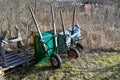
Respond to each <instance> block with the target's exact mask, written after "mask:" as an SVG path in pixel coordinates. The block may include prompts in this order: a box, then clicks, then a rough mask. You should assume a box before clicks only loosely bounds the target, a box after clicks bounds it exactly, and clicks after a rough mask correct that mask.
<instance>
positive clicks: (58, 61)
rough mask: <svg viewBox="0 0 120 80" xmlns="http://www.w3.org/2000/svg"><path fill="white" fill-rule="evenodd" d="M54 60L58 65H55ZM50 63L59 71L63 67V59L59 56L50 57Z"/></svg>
mask: <svg viewBox="0 0 120 80" xmlns="http://www.w3.org/2000/svg"><path fill="white" fill-rule="evenodd" d="M54 60H56V62H57V64H54ZM50 62H51V65H52V67H53V68H54V69H58V68H60V67H61V63H62V59H61V58H60V56H59V55H58V54H52V55H51V57H50ZM56 62H55V63H56Z"/></svg>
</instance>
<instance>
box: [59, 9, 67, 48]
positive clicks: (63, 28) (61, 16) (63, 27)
mask: <svg viewBox="0 0 120 80" xmlns="http://www.w3.org/2000/svg"><path fill="white" fill-rule="evenodd" d="M60 18H61V22H62V30H63V34H64V42H65V48H67V43H66V34H65V26H64V21H63V15H62V10H61V11H60Z"/></svg>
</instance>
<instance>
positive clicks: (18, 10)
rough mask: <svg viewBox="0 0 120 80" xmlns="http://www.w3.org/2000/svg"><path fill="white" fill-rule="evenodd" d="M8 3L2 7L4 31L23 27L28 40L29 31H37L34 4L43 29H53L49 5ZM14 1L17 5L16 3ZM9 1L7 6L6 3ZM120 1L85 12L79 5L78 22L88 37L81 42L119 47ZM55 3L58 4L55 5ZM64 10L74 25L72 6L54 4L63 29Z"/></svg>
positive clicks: (67, 24)
mask: <svg viewBox="0 0 120 80" xmlns="http://www.w3.org/2000/svg"><path fill="white" fill-rule="evenodd" d="M1 1H2V2H3V4H5V5H6V6H3V7H1V9H2V10H1V14H0V25H1V26H0V28H1V30H6V29H8V30H10V31H11V32H10V36H15V35H14V33H15V30H14V27H15V26H16V25H17V26H18V27H19V28H20V31H21V34H22V35H23V38H25V39H27V35H28V34H29V33H30V30H36V29H35V27H34V23H33V20H32V18H31V15H30V12H29V10H28V6H32V8H33V9H34V11H35V15H36V17H37V21H38V24H39V25H40V28H41V31H47V30H50V29H52V20H51V12H50V4H45V3H41V1H38V0H36V3H35V1H29V0H28V1H27V0H20V1H18V2H16V1H11V2H9V1H7V0H6V1H3V0H1ZM13 3H15V4H13ZM7 4H8V5H7ZM119 5H120V4H119V2H118V3H114V4H112V6H111V5H109V4H104V5H101V4H100V5H98V6H94V7H93V9H92V12H90V13H85V12H84V10H83V7H81V6H77V8H76V21H75V22H76V23H78V24H79V25H80V27H81V28H82V29H84V30H85V31H86V32H87V36H86V38H85V39H84V40H83V41H82V44H83V45H84V46H85V47H86V48H91V49H94V48H97V49H99V48H105V49H106V48H116V47H120V45H119V44H118V43H120V41H119V40H120V36H119V34H120V28H119V26H120V19H119V18H120V17H119V16H120V8H119ZM55 6H56V5H55ZM61 9H62V10H63V19H64V23H65V27H66V28H68V27H71V26H72V12H73V5H71V7H62V8H60V7H55V19H56V28H57V31H58V32H60V31H62V28H61V21H60V10H61Z"/></svg>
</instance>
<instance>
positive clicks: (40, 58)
mask: <svg viewBox="0 0 120 80" xmlns="http://www.w3.org/2000/svg"><path fill="white" fill-rule="evenodd" d="M29 9H30V12H31V14H32V18H33V20H34V23H35V25H36V29H37V32H38V34H36V35H35V36H34V49H35V54H34V56H35V63H36V64H42V63H44V62H46V61H48V60H50V62H51V65H52V66H53V68H60V67H61V63H62V60H61V58H60V56H59V55H58V52H57V40H56V38H57V35H56V28H55V26H53V30H50V31H46V32H41V31H40V29H39V26H38V24H37V20H36V18H35V15H34V13H33V11H32V9H31V8H30V7H29Z"/></svg>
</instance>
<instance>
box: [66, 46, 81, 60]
mask: <svg viewBox="0 0 120 80" xmlns="http://www.w3.org/2000/svg"><path fill="white" fill-rule="evenodd" d="M79 56H80V53H79V51H78V49H77V48H71V49H70V50H69V51H68V57H70V58H74V59H76V58H78V57H79Z"/></svg>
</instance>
